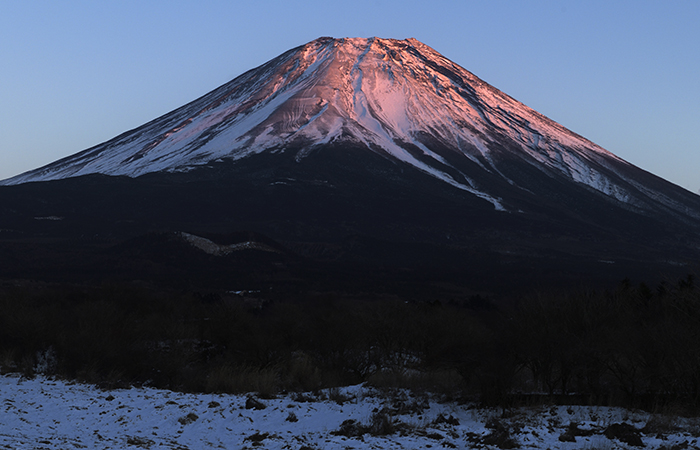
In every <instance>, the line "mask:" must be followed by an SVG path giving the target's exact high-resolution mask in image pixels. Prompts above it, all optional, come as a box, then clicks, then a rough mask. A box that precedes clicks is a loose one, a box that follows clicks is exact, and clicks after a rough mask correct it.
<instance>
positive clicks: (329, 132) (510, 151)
mask: <svg viewBox="0 0 700 450" xmlns="http://www.w3.org/2000/svg"><path fill="white" fill-rule="evenodd" d="M0 185H2V186H3V187H1V188H0V204H2V205H4V206H2V208H3V209H2V210H1V211H2V217H4V223H1V224H0V228H2V229H3V230H5V231H4V232H5V233H6V234H7V233H10V234H11V233H18V232H28V231H27V230H33V231H32V233H34V234H35V235H42V236H46V235H57V236H58V235H60V236H64V237H65V236H71V237H72V238H76V237H78V236H84V235H85V234H90V235H92V236H98V237H101V238H105V239H106V238H114V239H116V238H123V237H133V236H134V235H137V234H139V233H143V232H147V231H148V232H150V231H154V230H172V231H178V232H179V231H185V230H200V231H204V232H214V233H228V232H230V231H235V230H252V231H256V232H259V233H264V234H265V235H267V236H270V237H271V238H272V239H275V240H277V241H280V242H284V243H285V245H288V246H291V247H294V248H297V250H298V251H299V252H301V253H302V254H307V255H311V256H313V257H315V256H318V255H325V256H324V257H326V258H331V259H336V260H352V261H356V262H358V261H359V262H372V263H375V264H384V265H387V266H390V267H395V266H397V265H413V266H415V267H419V266H421V265H430V264H432V263H430V262H429V261H441V262H442V263H443V264H444V265H445V266H448V267H449V268H450V270H452V271H454V272H455V273H457V272H459V271H463V270H467V269H468V270H480V269H479V267H481V268H482V269H483V268H484V267H489V269H483V270H486V272H488V271H489V270H511V268H513V267H517V268H518V269H517V270H515V271H518V270H520V271H521V272H522V273H523V277H524V278H527V277H528V275H527V273H529V272H532V271H535V272H537V273H539V276H540V277H543V278H546V277H547V276H548V274H550V275H551V274H552V273H556V274H559V275H556V276H560V275H561V273H560V272H562V271H563V272H566V273H569V274H574V273H579V272H580V273H584V274H588V273H614V275H613V276H618V275H624V272H625V270H627V271H629V272H630V273H636V271H637V270H638V267H640V266H644V267H646V268H647V269H648V272H653V271H657V270H659V267H664V268H666V267H673V266H675V267H685V266H686V265H687V264H691V263H692V262H693V261H695V260H696V259H695V258H697V256H698V254H699V253H700V251H699V249H700V240H698V234H697V233H698V231H699V228H700V227H699V226H698V221H699V219H700V197H698V196H697V195H695V194H692V193H690V192H688V191H686V190H685V189H682V188H680V187H678V186H675V185H673V184H672V183H669V182H667V181H665V180H663V179H661V178H659V177H656V176H654V175H652V174H650V173H648V172H646V171H644V170H642V169H639V168H637V167H635V166H633V165H632V164H630V163H628V162H626V161H624V160H622V159H620V158H618V157H617V156H615V155H613V154H612V153H610V152H608V151H606V150H605V149H603V148H601V147H599V146H597V145H595V144H594V143H592V142H590V141H588V140H587V139H585V138H583V137H581V136H579V135H577V134H576V133H574V132H572V131H569V130H567V129H566V128H564V127H563V126H561V125H559V124H558V123H556V122H554V121H552V120H550V119H548V118H547V117H545V116H543V115H542V114H539V113H538V112H536V111H534V110H532V109H531V108H529V107H527V106H525V105H523V104H522V103H520V102H518V101H517V100H515V99H513V98H511V97H509V96H508V95H506V94H504V93H502V92H500V91H499V90H497V89H496V88H494V87H492V86H490V85H489V84H487V83H486V82H484V81H482V80H481V79H479V78H478V77H476V76H475V75H473V74H472V73H470V72H468V71H467V70H465V69H463V68H462V67H460V66H458V65H456V64H455V63H453V62H451V61H450V60H448V59H447V58H445V57H444V56H442V55H440V54H439V53H438V52H436V51H435V50H433V49H432V48H430V47H428V46H427V45H425V44H423V43H421V42H419V41H417V40H415V39H407V40H393V39H379V38H370V39H359V38H358V39H333V38H320V39H317V40H315V41H313V42H310V43H308V44H306V45H303V46H300V47H297V48H294V49H292V50H289V51H288V52H286V53H284V54H282V55H280V56H278V57H277V58H275V59H272V60H271V61H269V62H267V63H265V64H263V65H262V66H260V67H258V68H255V69H253V70H250V71H248V72H246V73H244V74H242V75H241V76H239V77H237V78H235V79H234V80H232V81H231V82H229V83H227V84H225V85H223V86H221V87H219V88H217V89H215V90H214V91H212V92H210V93H208V94H206V95H204V96H202V97H201V98H199V99H197V100H195V101H193V102H191V103H189V104H187V105H185V106H183V107H181V108H178V109H176V110H175V111H172V112H170V113H168V114H165V115H163V116H162V117H159V118H157V119H155V120H153V121H151V122H149V123H147V124H145V125H143V126H141V127H139V128H136V129H134V130H131V131H128V132H125V133H123V134H121V135H120V136H117V137H115V138H114V139H112V140H110V141H107V142H105V143H103V144H100V145H97V146H95V147H93V148H90V149H87V150H85V151H82V152H80V153H77V154H75V155H72V156H69V157H67V158H64V159H61V160H59V161H56V162H54V163H51V164H49V165H47V166H44V167H41V168H39V169H36V170H32V171H30V172H27V173H24V174H21V175H18V176H16V177H13V178H10V179H7V180H4V181H3V182H1V183H0ZM51 217H53V218H56V219H60V220H46V219H45V218H51ZM38 218H41V219H44V220H38ZM18 230H20V231H18ZM1 237H2V234H0V238H1ZM311 244H313V245H311ZM319 245H320V246H321V247H322V248H323V249H322V250H318V249H319ZM426 246H427V247H426ZM291 247H290V248H291ZM310 248H315V249H316V250H313V251H312V250H309V249H310ZM308 252H310V253H308ZM446 254H449V255H450V256H449V257H448V258H445V255H446ZM329 255H332V256H329ZM425 255H432V257H430V256H427V257H426V256H425ZM447 261H449V262H450V264H447V263H446V262H447ZM477 261H488V263H484V264H485V265H482V264H481V263H479V262H477ZM452 262H455V264H452ZM613 264H617V266H615V269H611V268H610V267H609V266H611V265H613ZM544 267H547V269H542V268H544ZM586 267H590V268H591V269H590V270H589V269H586ZM618 272H619V273H618ZM552 276H554V275H552ZM582 276H583V277H586V276H588V275H582Z"/></svg>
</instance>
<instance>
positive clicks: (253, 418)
mask: <svg viewBox="0 0 700 450" xmlns="http://www.w3.org/2000/svg"><path fill="white" fill-rule="evenodd" d="M250 399H251V397H250V396H247V395H212V394H185V393H179V392H172V391H166V390H158V389H151V388H132V389H119V390H110V391H104V390H100V389H98V388H96V387H93V386H87V385H81V384H73V383H69V382H65V381H57V380H52V379H48V378H45V377H37V378H34V379H25V378H20V377H19V376H12V375H7V376H1V377H0V448H8V449H69V448H91V449H92V448H94V449H123V448H139V447H140V448H150V449H161V448H162V449H204V448H227V449H228V448H236V449H239V448H265V449H294V450H296V449H370V448H372V449H411V448H431V447H432V448H537V449H571V450H573V449H581V448H584V449H598V448H602V449H613V448H634V447H635V446H637V447H638V446H639V444H642V445H644V446H645V447H646V448H661V447H663V448H666V449H669V450H673V449H677V450H681V449H686V448H697V447H699V446H700V439H699V438H698V436H700V421H699V420H697V419H684V418H679V417H675V416H664V415H651V414H648V413H643V412H637V411H628V410H625V409H621V408H608V407H579V406H573V407H566V406H547V407H543V406H538V407H530V408H517V409H513V410H507V411H505V412H504V411H503V410H500V409H487V408H476V407H475V406H474V405H471V404H456V403H453V402H447V403H443V402H439V401H437V399H431V398H428V397H413V396H411V395H408V394H406V393H405V392H401V391H399V392H392V393H384V394H380V393H378V392H377V391H376V390H374V389H371V388H367V387H364V386H353V387H348V388H342V389H337V390H331V391H323V392H321V393H317V394H298V393H296V394H295V393H293V394H289V395H283V396H279V397H277V398H275V399H257V400H255V401H253V400H250ZM256 402H257V403H256ZM263 406H264V408H263ZM614 424H627V425H614ZM384 433H387V434H384ZM606 435H607V436H606ZM616 436H617V437H616ZM635 436H636V437H637V438H639V439H640V440H639V441H637V442H635ZM623 441H627V443H625V442H623Z"/></svg>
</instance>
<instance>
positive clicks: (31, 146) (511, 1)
mask: <svg viewBox="0 0 700 450" xmlns="http://www.w3.org/2000/svg"><path fill="white" fill-rule="evenodd" d="M698 23H700V1H697V0H674V1H667V0H663V1H661V0H659V1H649V0H586V1H567V0H552V1H549V0H528V1H525V0H478V1H477V0H452V1H447V0H431V1H425V0H421V1H416V0H401V1H397V0H352V1H349V0H345V1H334V0H322V1H318V0H312V1H305V2H301V1H294V0H284V1H282V0H256V1H245V2H244V1H233V0H210V1H209V0H198V1H197V2H194V1H181V0H167V1H165V0H164V1H161V0H114V1H113V0H104V1H95V0H89V1H83V0H62V1H56V0H46V1H44V0H4V1H2V2H1V3H0V57H1V59H0V179H3V178H7V177H10V176H13V175H16V174H18V173H21V172H24V171H26V170H30V169H34V168H36V167H39V166H41V165H44V164H47V163H49V162H52V161H54V160H56V159H59V158H61V157H64V156H67V155H70V154H73V153H76V152H78V151H80V150H84V149H86V148H88V147H91V146H93V145H96V144H99V143H101V142H104V141H106V140H108V139H110V138H112V137H114V136H116V135H118V134H120V133H122V132H124V131H127V130H130V129H132V128H135V127H137V126H139V125H141V124H143V123H145V122H147V121H149V120H151V119H154V118H156V117H158V116H160V115H162V114H165V113H167V112H169V111H170V110H172V109H174V108H176V107H178V106H181V105H183V104H185V103H187V102H189V101H191V100H194V99H195V98H197V97H199V96H201V95H203V94H205V93H207V92H208V91H210V90H212V89H214V88H216V87H217V86H219V85H221V84H223V83H225V82H227V81H229V80H231V79H233V78H234V77H235V76H237V75H240V74H241V73H243V72H244V71H246V70H248V69H251V68H253V67H255V66H258V65H260V64H262V63H264V62H265V61H267V60H269V59H272V58H274V57H276V56H278V55H279V54H280V53H282V52H284V51H286V50H288V49H290V48H292V47H296V46H298V45H301V44H304V43H306V42H308V41H311V40H313V39H315V38H317V37H320V36H333V37H370V36H379V37H385V38H399V39H404V38H408V37H415V38H416V39H418V40H420V41H422V42H424V43H426V44H428V45H430V46H431V47H433V48H434V49H436V50H437V51H439V52H441V53H442V54H443V55H445V56H446V57H447V58H449V59H451V60H452V61H454V62H456V63H457V64H459V65H461V66H462V67H464V68H466V69H467V70H469V71H471V72H473V73H474V74H475V75H477V76H479V77H480V78H482V79H483V80H484V81H486V82H488V83H490V84H492V85H493V86H495V87H496V88H498V89H500V90H502V91H504V92H506V93H507V94H509V95H511V96H513V97H515V98H516V99H517V100H520V101H521V102H523V103H525V104H527V105H528V106H530V107H532V108H534V109H536V110H538V111H539V112H541V113H543V114H544V115H546V116H548V117H550V118H552V119H554V120H556V121H557V122H559V123H561V124H562V125H564V126H565V127H567V128H569V129H571V130H572V131H575V132H576V133H578V134H581V135H583V136H585V137H586V138H588V139H590V140H592V141H593V142H595V143H597V144H599V145H601V146H603V147H604V148H606V149H608V150H609V151H611V152H613V153H615V154H617V155H618V156H620V157H622V158H623V159H626V160H627V161H629V162H631V163H633V164H635V165H637V166H639V167H641V168H643V169H645V170H647V171H649V172H652V173H655V174H657V175H659V176H661V177H663V178H666V179H668V180H670V181H672V182H674V183H676V184H679V185H681V186H683V187H685V188H687V189H689V190H691V191H693V192H698V191H699V190H700V175H699V174H698V172H699V169H700V26H698Z"/></svg>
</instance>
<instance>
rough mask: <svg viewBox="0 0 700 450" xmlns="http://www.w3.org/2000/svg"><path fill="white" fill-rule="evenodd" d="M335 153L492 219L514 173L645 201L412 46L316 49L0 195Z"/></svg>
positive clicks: (614, 171) (509, 104) (380, 43)
mask: <svg viewBox="0 0 700 450" xmlns="http://www.w3.org/2000/svg"><path fill="white" fill-rule="evenodd" d="M338 144H352V145H356V146H360V147H364V148H367V149H370V150H371V151H373V152H375V153H377V154H379V155H382V156H383V157H385V158H387V159H390V160H392V161H395V162H396V163H398V164H408V165H410V166H412V167H413V168H415V169H417V170H419V171H420V172H422V173H424V174H427V175H430V176H432V177H434V178H437V179H439V180H442V181H444V182H446V183H448V184H450V185H452V186H454V187H456V188H459V189H461V190H463V191H467V192H469V193H472V194H474V195H476V196H477V197H479V198H482V199H484V200H486V201H488V202H490V203H491V204H492V205H493V207H494V208H495V209H497V210H510V209H509V208H508V207H507V206H505V204H504V199H503V194H502V192H499V191H498V190H497V189H494V188H493V187H492V186H491V185H490V182H488V181H487V180H488V179H492V180H493V179H499V180H501V181H505V182H506V183H508V184H509V185H511V186H516V187H518V188H520V189H523V190H526V191H530V192H532V187H531V186H529V185H527V184H526V183H525V184H524V183H523V182H522V180H518V179H517V178H518V176H519V174H520V173H521V172H522V170H515V171H514V169H513V167H515V165H519V166H520V167H521V168H522V167H529V168H534V169H536V170H537V171H538V172H539V173H542V174H544V175H546V176H548V177H556V178H558V177H564V178H565V179H567V180H569V181H573V182H574V183H576V184H579V185H582V186H585V187H586V188H588V189H592V190H594V191H596V192H598V193H600V194H603V195H605V196H606V197H609V198H611V199H613V200H615V201H618V202H623V203H627V204H629V205H631V206H632V207H643V205H644V203H645V201H646V197H649V195H646V194H645V196H642V197H640V196H639V195H638V193H639V192H638V191H639V186H641V185H644V184H645V183H644V182H640V181H638V180H636V179H635V178H634V177H636V176H637V175H634V176H632V175H630V173H629V171H630V170H632V171H637V172H643V171H639V169H636V168H634V167H633V166H631V165H630V164H628V163H626V162H624V161H622V160H621V159H619V158H617V157H616V156H614V155H613V154H612V153H610V152H608V151H606V150H604V149H602V148H601V147H599V146H597V145H595V144H593V143H592V142H590V141H588V140H586V139H585V138H583V137H581V136H579V135H577V134H575V133H573V132H571V131H569V130H567V129H566V128H564V127H562V126H561V125H559V124H558V123H556V122H554V121H552V120H550V119H548V118H546V117H544V116H543V115H541V114H539V113H537V112H536V111H534V110H532V109H531V108H528V107H527V106H525V105H523V104H522V103H520V102H518V101H516V100H515V99H513V98H511V97H509V96H508V95H506V94H504V93H502V92H501V91H499V90H497V89H496V88H494V87H492V86H490V85H489V84H487V83H485V82H484V81H482V80H481V79H479V78H478V77H476V76H475V75H473V74H472V73H470V72H468V71H467V70H465V69H463V68H462V67H460V66H458V65H457V64H455V63H453V62H451V61H450V60H448V59H447V58H445V57H444V56H442V55H441V54H440V53H438V52H437V51H435V50H433V49H432V48H430V47H429V46H427V45H425V44H423V43H421V42H419V41H418V40H416V39H413V38H411V39H406V40H395V39H380V38H369V39H364V38H346V39H333V38H328V37H324V38H319V39H317V40H314V41H312V42H310V43H308V44H306V45H303V46H300V47H297V48H295V49H292V50H290V51H288V52H286V53H284V54H282V55H280V56H279V57H277V58H275V59H272V60H271V61H269V62H267V63H265V64H263V65H262V66H260V67H258V68H255V69H253V70H250V71H248V72H246V73H244V74H242V75H240V76H239V77H237V78H235V79H234V80H232V81H231V82H229V83H227V84H225V85H223V86H221V87H219V88H218V89H216V90H214V91H212V92H210V93H208V94H206V95H204V96H203V97H201V98H199V99H197V100H195V101H193V102H191V103H189V104H187V105H185V106H183V107H181V108H179V109H177V110H175V111H172V112H170V113H168V114H165V115H164V116H162V117H160V118H158V119H155V120H153V121H152V122H149V123H147V124H145V125H143V126H141V127H139V128H137V129H134V130H131V131H128V132H126V133H124V134H122V135H120V136H118V137H116V138H114V139H112V140H110V141H108V142H105V143H103V144H100V145H98V146H96V147H93V148H90V149H88V150H85V151H83V152H80V153H77V154H75V155H72V156H69V157H67V158H64V159H62V160H59V161H57V162H54V163H52V164H49V165H47V166H45V167H42V168H39V169H36V170H33V171H30V172H27V173H24V174H21V175H18V176H16V177H14V178H11V179H8V180H5V181H4V182H3V183H2V184H19V183H24V182H29V181H46V180H53V179H60V178H67V177H75V176H79V175H85V174H92V173H101V174H106V175H126V176H129V177H137V176H140V175H143V174H146V173H150V172H180V171H188V170H191V169H192V168H196V167H199V166H205V165H207V164H209V163H211V162H212V161H218V160H222V159H226V160H233V161H236V160H240V159H242V158H245V157H248V156H251V155H254V154H258V153H262V152H283V151H294V152H296V153H295V158H296V161H297V162H299V163H300V164H303V161H304V159H305V157H307V156H308V155H310V154H312V153H314V152H315V151H322V149H323V148H324V147H326V146H330V145H338ZM523 164H525V165H524V166H523ZM527 170H529V169H527ZM635 173H636V172H635ZM654 195H656V194H654ZM652 196H653V195H652ZM659 196H661V197H663V195H661V194H659ZM667 200H668V202H669V203H672V202H673V201H672V200H670V199H667ZM505 203H507V201H505Z"/></svg>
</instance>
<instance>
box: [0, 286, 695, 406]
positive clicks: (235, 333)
mask: <svg viewBox="0 0 700 450" xmlns="http://www.w3.org/2000/svg"><path fill="white" fill-rule="evenodd" d="M256 295H257V296H256ZM0 369H1V370H2V371H4V372H9V371H15V372H16V371H19V372H21V373H23V374H24V375H26V376H32V375H34V374H36V373H43V374H46V375H51V376H58V377H62V378H68V379H77V380H80V381H85V382H89V383H95V384H98V385H102V386H105V387H118V386H124V385H130V384H148V385H151V386H155V387H163V388H170V389H177V390H186V391H200V392H232V393H236V392H250V391H256V392H258V394H259V395H261V396H273V395H275V394H276V393H278V392H282V391H298V392H300V393H301V392H305V391H314V390H318V389H321V388H326V387H332V386H339V385H344V384H353V383H360V382H368V383H370V384H373V385H375V386H379V387H407V388H411V389H414V390H418V391H420V390H428V391H432V392H438V393H441V394H445V395H449V396H450V397H452V398H464V399H474V400H480V401H482V402H484V403H487V404H494V405H501V406H508V405H509V404H512V403H514V402H520V401H533V400H537V399H547V401H555V402H575V403H583V404H617V405H622V406H634V407H644V408H650V409H654V408H664V407H671V406H672V407H682V408H683V409H684V411H687V412H689V413H696V412H697V405H699V404H700V289H699V288H698V287H696V285H695V284H694V282H693V278H692V277H691V276H688V277H687V278H684V279H682V280H680V281H679V282H677V283H668V284H660V285H658V286H657V287H654V288H649V287H647V286H646V285H644V284H640V285H632V284H631V283H629V282H623V283H621V284H620V285H619V286H618V287H617V288H616V289H614V290H609V291H596V292H579V293H575V294H574V293H564V294H561V293H539V294H535V295H531V296H527V297H525V298H519V299H509V300H507V301H504V300H499V301H498V302H494V301H491V300H490V299H486V298H481V297H478V296H475V297H471V298H466V299H464V301H462V302H457V301H451V302H448V303H444V302H440V300H439V299H428V300H426V301H423V302H415V301H412V302H406V301H403V300H396V299H395V300H388V299H373V300H367V299H360V298H349V297H347V296H344V295H341V294H339V293H326V294H316V295H308V296H306V297H305V298H304V299H297V300H287V301H280V300H275V301H270V300H269V299H266V298H265V297H264V295H262V296H261V295H260V294H251V293H238V294H232V293H229V294H215V293H214V294H206V295H204V294H192V293H181V292H180V293H178V292H164V291H162V290H153V289H151V288H148V287H137V286H126V285H119V286H115V285H111V286H101V287H76V286H40V285H25V286H16V285H6V286H5V287H4V288H3V290H2V292H0ZM299 395H303V394H299Z"/></svg>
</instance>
